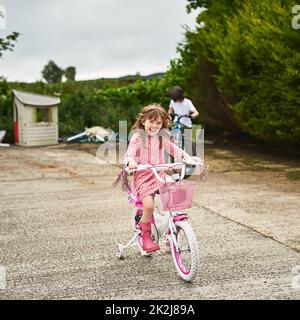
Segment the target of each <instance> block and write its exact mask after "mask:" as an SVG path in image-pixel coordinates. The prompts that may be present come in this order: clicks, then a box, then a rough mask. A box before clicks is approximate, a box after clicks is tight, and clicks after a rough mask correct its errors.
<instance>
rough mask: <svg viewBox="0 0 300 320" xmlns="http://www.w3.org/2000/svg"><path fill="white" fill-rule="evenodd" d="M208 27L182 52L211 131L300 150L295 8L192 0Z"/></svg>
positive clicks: (275, 0) (273, 0)
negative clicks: (239, 132) (298, 146)
mask: <svg viewBox="0 0 300 320" xmlns="http://www.w3.org/2000/svg"><path fill="white" fill-rule="evenodd" d="M189 2H190V5H191V8H197V7H199V6H202V5H206V6H207V8H208V10H207V11H206V12H204V13H202V14H200V16H199V17H198V22H200V21H204V22H205V24H206V25H205V27H204V28H200V27H198V28H197V30H196V31H195V32H187V33H186V41H185V42H184V43H183V44H182V45H181V46H180V47H179V51H180V53H181V63H182V66H183V72H184V75H185V79H184V82H185V86H186V87H188V88H189V91H190V93H191V96H192V98H193V99H194V100H195V101H196V103H197V104H198V106H199V108H200V109H201V111H202V116H203V121H204V122H205V123H206V124H207V125H208V126H209V127H215V126H220V127H222V128H226V129H228V128H229V129H231V130H242V131H244V132H246V133H248V134H250V135H251V136H253V137H255V138H257V139H259V140H262V141H265V142H267V143H269V144H275V145H285V144H287V145H288V144H300V71H299V70H300V52H299V45H300V30H294V29H293V28H292V26H291V21H292V18H293V15H292V13H291V10H292V7H293V6H294V5H295V2H294V1H289V0H286V1H280V0H269V1H259V0H253V1H242V0H234V1H230V3H229V1H227V0H209V1H201V0H191V1H189Z"/></svg>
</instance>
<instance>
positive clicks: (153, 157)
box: [124, 133, 189, 199]
mask: <svg viewBox="0 0 300 320" xmlns="http://www.w3.org/2000/svg"><path fill="white" fill-rule="evenodd" d="M165 151H167V153H168V154H170V155H172V156H173V157H175V158H176V159H177V161H181V160H182V157H189V156H188V155H187V153H186V152H184V151H183V150H181V149H179V148H178V147H177V146H176V145H175V144H174V143H173V142H172V141H171V140H170V139H167V138H164V139H162V138H161V137H159V136H158V135H155V136H152V137H151V136H148V135H146V136H145V138H144V141H142V138H141V136H140V134H139V133H135V134H134V135H133V136H132V138H131V140H130V143H129V146H128V149H127V152H126V154H125V158H124V163H125V165H127V164H128V162H129V161H132V160H134V161H135V162H136V163H137V164H152V165H156V164H161V163H165ZM158 174H159V175H160V176H161V177H162V178H163V179H164V178H165V177H166V174H165V173H164V172H159V173H158ZM162 185H163V183H162V182H160V181H158V180H157V179H156V177H155V176H154V174H153V172H152V170H151V169H148V170H143V171H139V172H135V173H134V187H135V189H136V192H137V195H138V197H139V198H140V199H143V198H145V197H147V196H149V195H151V194H153V193H154V192H155V191H156V190H158V189H159V188H160V187H161V186H162Z"/></svg>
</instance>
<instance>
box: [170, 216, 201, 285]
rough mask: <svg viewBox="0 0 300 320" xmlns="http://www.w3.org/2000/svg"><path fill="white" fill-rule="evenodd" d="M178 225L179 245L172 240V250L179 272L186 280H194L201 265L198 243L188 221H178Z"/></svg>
mask: <svg viewBox="0 0 300 320" xmlns="http://www.w3.org/2000/svg"><path fill="white" fill-rule="evenodd" d="M175 226H176V235H175V237H176V241H177V245H178V246H177V247H176V246H175V244H174V242H173V241H172V240H171V252H172V258H173V262H174V264H175V267H176V270H177V273H178V274H179V276H180V277H181V278H182V279H183V280H184V281H188V282H191V281H193V280H194V278H195V276H196V274H197V271H198V265H199V258H198V256H199V255H198V245H197V240H196V236H195V234H194V231H193V229H192V227H191V226H190V225H189V223H188V222H187V221H178V222H176V223H175Z"/></svg>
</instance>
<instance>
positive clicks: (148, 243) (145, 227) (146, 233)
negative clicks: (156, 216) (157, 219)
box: [140, 222, 160, 252]
mask: <svg viewBox="0 0 300 320" xmlns="http://www.w3.org/2000/svg"><path fill="white" fill-rule="evenodd" d="M140 228H141V231H142V239H143V249H144V250H145V251H146V252H153V251H157V250H159V249H160V247H159V245H158V244H156V243H154V242H153V241H152V240H151V223H150V222H148V223H143V222H140Z"/></svg>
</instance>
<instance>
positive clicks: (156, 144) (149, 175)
mask: <svg viewBox="0 0 300 320" xmlns="http://www.w3.org/2000/svg"><path fill="white" fill-rule="evenodd" d="M168 128H169V115H168V114H167V113H166V112H165V111H164V109H163V108H162V107H161V106H160V105H158V104H151V105H148V106H146V107H144V108H143V110H142V112H141V113H140V114H139V116H138V118H137V120H136V122H135V124H134V125H133V129H136V132H135V133H134V135H133V136H132V138H131V140H130V143H129V146H128V149H127V152H126V154H125V157H124V164H125V165H126V166H128V168H129V169H134V168H136V167H137V165H138V164H152V165H156V164H161V163H165V157H164V151H165V150H166V151H167V152H168V153H169V154H170V155H172V156H173V157H175V158H176V159H177V161H181V160H182V159H183V158H185V159H190V158H191V157H190V156H189V155H188V154H187V153H186V152H184V151H183V150H181V149H179V148H178V147H177V146H176V145H175V144H174V143H173V142H172V141H171V140H170V138H169V133H168V132H169V131H168ZM159 175H160V176H161V177H162V178H164V177H165V173H164V172H159ZM133 183H134V187H135V190H136V193H137V196H138V197H139V198H140V199H141V201H142V203H143V215H142V218H141V220H140V228H141V232H142V237H143V249H144V250H145V251H146V252H153V251H156V250H159V249H160V248H159V246H158V244H156V243H154V242H152V240H151V219H152V214H153V210H154V193H155V192H157V190H158V189H159V187H160V186H161V185H162V184H163V183H162V182H160V181H158V180H157V179H156V177H155V176H154V174H153V172H152V171H151V170H145V171H138V172H135V173H134V180H133Z"/></svg>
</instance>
